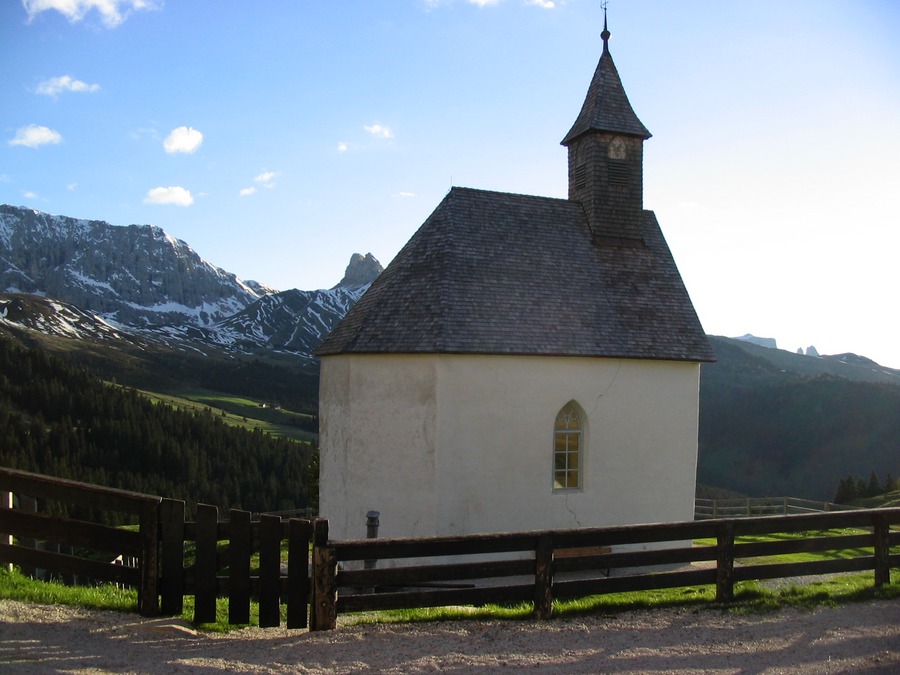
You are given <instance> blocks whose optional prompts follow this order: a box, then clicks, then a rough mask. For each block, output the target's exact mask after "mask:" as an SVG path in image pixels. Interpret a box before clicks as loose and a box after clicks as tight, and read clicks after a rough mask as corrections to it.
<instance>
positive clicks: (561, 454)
mask: <svg viewBox="0 0 900 675" xmlns="http://www.w3.org/2000/svg"><path fill="white" fill-rule="evenodd" d="M583 431H584V429H583V425H582V422H581V416H580V415H579V414H578V409H577V408H576V406H575V404H574V403H567V404H566V405H564V406H563V407H562V410H560V411H559V413H558V414H557V415H556V424H554V426H553V489H554V490H573V489H578V488H580V487H581V464H582V451H583V446H584V434H583Z"/></svg>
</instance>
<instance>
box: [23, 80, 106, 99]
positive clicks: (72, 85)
mask: <svg viewBox="0 0 900 675" xmlns="http://www.w3.org/2000/svg"><path fill="white" fill-rule="evenodd" d="M64 91H74V92H79V93H81V92H86V93H93V92H95V91H100V85H99V84H88V83H87V82H82V81H81V80H76V79H74V78H73V77H72V76H71V75H61V76H59V77H51V78H50V79H49V80H44V81H43V82H41V83H40V84H38V86H37V89H35V92H36V93H38V94H43V95H44V96H58V95H59V94H60V93H62V92H64Z"/></svg>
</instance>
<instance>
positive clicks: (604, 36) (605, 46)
mask: <svg viewBox="0 0 900 675" xmlns="http://www.w3.org/2000/svg"><path fill="white" fill-rule="evenodd" d="M600 4H601V6H602V7H603V32H602V33H600V39H601V40H603V53H604V54H605V53H606V52H608V51H609V36H610V32H609V29H607V27H606V5H607V4H608V3H607V2H606V0H603V2H602V3H600Z"/></svg>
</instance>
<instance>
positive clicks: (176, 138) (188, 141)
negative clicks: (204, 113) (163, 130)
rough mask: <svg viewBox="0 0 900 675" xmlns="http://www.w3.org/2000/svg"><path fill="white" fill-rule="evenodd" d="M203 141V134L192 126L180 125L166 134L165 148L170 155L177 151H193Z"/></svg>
mask: <svg viewBox="0 0 900 675" xmlns="http://www.w3.org/2000/svg"><path fill="white" fill-rule="evenodd" d="M202 143H203V134H201V133H200V132H199V131H197V130H196V129H194V128H192V127H178V128H176V129H172V132H171V133H170V134H169V135H168V136H166V140H164V141H163V148H164V149H165V151H166V152H168V153H169V154H170V155H171V154H173V153H176V152H186V153H192V152H196V150H197V148H199V147H200V145H201V144H202Z"/></svg>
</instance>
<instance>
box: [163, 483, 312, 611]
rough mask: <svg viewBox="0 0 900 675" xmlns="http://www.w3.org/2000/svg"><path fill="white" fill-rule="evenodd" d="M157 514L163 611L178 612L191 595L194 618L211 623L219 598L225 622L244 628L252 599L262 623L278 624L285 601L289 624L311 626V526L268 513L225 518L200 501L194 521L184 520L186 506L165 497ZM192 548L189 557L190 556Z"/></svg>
mask: <svg viewBox="0 0 900 675" xmlns="http://www.w3.org/2000/svg"><path fill="white" fill-rule="evenodd" d="M160 513H161V516H160V531H161V544H162V555H161V566H160V571H161V580H160V592H161V595H162V613H163V614H181V612H182V610H183V600H184V596H185V595H193V596H194V621H195V622H197V623H209V622H214V621H215V620H216V598H218V597H223V596H225V597H227V598H228V622H229V623H232V624H246V623H250V600H251V597H253V598H256V599H257V601H258V603H259V625H260V626H261V627H263V628H266V627H275V626H278V625H280V622H281V601H282V599H284V600H285V602H286V605H287V627H288V628H306V626H307V606H308V601H309V561H310V552H309V543H310V539H311V534H312V523H311V521H309V520H301V519H296V518H292V519H289V520H282V518H281V517H280V516H277V515H266V514H262V515H259V516H258V518H253V517H252V514H251V513H250V512H249V511H240V510H237V509H232V510H231V511H229V517H228V520H225V521H220V520H219V512H218V509H217V508H216V507H215V506H209V505H207V504H199V505H198V506H197V519H196V521H195V522H185V519H184V502H182V501H179V500H174V499H164V500H163V501H162V503H161V505H160ZM285 540H286V541H287V552H286V553H287V556H286V558H287V560H286V563H284V562H283V560H282V559H283V557H285V556H283V555H282V542H283V541H285ZM220 542H223V543H220ZM189 548H192V554H193V555H192V556H187V555H186V553H188V551H189ZM257 556H258V557H257Z"/></svg>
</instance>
